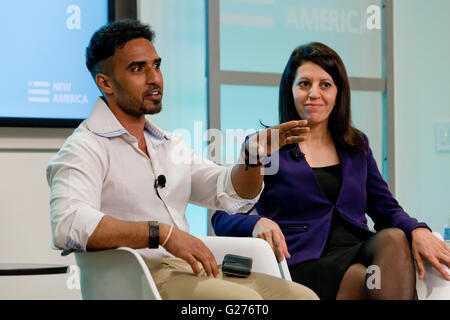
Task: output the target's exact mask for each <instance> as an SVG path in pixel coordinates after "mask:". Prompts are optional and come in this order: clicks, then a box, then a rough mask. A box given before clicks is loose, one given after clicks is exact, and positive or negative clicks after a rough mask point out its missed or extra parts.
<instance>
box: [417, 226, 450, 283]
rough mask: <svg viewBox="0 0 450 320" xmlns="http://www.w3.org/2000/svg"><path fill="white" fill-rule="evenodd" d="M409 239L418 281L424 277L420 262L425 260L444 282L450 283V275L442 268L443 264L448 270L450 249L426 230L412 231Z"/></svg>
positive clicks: (423, 269) (449, 266)
mask: <svg viewBox="0 0 450 320" xmlns="http://www.w3.org/2000/svg"><path fill="white" fill-rule="evenodd" d="M411 237H412V249H413V254H414V259H415V260H416V262H417V268H418V269H419V279H420V280H422V279H423V277H424V276H425V268H424V266H423V260H422V259H423V258H425V260H427V261H428V262H429V263H430V264H431V265H432V266H433V267H434V268H436V270H437V271H439V273H441V274H442V276H443V277H444V278H445V279H446V280H449V281H450V274H449V273H448V271H447V270H445V268H444V267H443V266H442V264H444V265H446V266H447V268H450V248H448V247H447V245H446V244H445V242H444V241H442V240H440V239H439V238H438V237H436V236H435V235H433V234H432V233H431V231H430V230H428V229H427V228H417V229H414V230H413V231H412V232H411Z"/></svg>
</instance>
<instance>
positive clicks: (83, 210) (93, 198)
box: [46, 137, 106, 251]
mask: <svg viewBox="0 0 450 320" xmlns="http://www.w3.org/2000/svg"><path fill="white" fill-rule="evenodd" d="M69 140H70V142H69V141H68V142H66V144H65V145H64V146H63V147H62V148H61V150H60V151H59V152H58V153H57V154H56V155H55V156H54V157H53V158H52V159H51V160H50V162H49V164H48V165H47V168H46V175H47V181H48V184H49V186H50V215H51V227H52V237H53V239H52V240H53V245H54V246H56V247H57V248H60V249H69V250H78V251H85V250H86V245H87V241H88V239H89V237H90V236H91V234H92V233H93V232H94V230H95V228H96V227H97V225H98V223H99V222H100V220H101V219H102V218H103V216H104V214H103V213H101V212H100V211H99V208H100V201H101V190H102V181H103V176H104V172H105V170H106V169H105V165H104V159H102V146H101V145H100V144H99V143H98V142H96V141H95V140H92V139H91V140H89V139H82V137H75V138H73V137H72V138H70V139H69Z"/></svg>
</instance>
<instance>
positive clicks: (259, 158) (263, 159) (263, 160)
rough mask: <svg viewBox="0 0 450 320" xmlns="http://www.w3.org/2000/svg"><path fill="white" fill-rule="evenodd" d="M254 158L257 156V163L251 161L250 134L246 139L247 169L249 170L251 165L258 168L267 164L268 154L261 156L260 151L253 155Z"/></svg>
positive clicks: (245, 156) (245, 155)
mask: <svg viewBox="0 0 450 320" xmlns="http://www.w3.org/2000/svg"><path fill="white" fill-rule="evenodd" d="M252 157H253V160H255V159H254V158H255V157H256V163H250V136H246V137H245V141H244V163H245V170H246V171H247V170H248V168H249V167H251V168H257V167H260V166H262V165H265V164H266V161H267V157H266V156H260V155H259V154H258V152H256V155H252Z"/></svg>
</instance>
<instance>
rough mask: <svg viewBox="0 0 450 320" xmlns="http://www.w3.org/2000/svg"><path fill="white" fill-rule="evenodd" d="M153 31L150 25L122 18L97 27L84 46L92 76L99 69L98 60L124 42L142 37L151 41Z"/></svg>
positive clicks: (87, 64)
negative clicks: (87, 43) (86, 45)
mask: <svg viewBox="0 0 450 320" xmlns="http://www.w3.org/2000/svg"><path fill="white" fill-rule="evenodd" d="M154 37H155V33H154V32H153V31H152V30H151V28H150V26H148V25H145V24H142V23H141V22H139V21H137V20H131V19H124V20H118V21H115V22H112V23H109V24H107V25H105V26H103V27H101V28H100V29H98V30H97V31H96V32H95V33H94V35H93V36H92V38H91V41H90V43H89V46H88V47H87V48H86V66H87V68H88V70H89V72H90V73H91V75H92V77H93V78H94V79H95V76H96V75H97V74H98V73H99V72H100V71H101V70H100V66H99V62H100V61H102V60H105V59H107V58H109V57H111V56H113V55H114V52H115V51H116V49H117V48H119V47H121V46H123V45H124V44H125V43H126V42H128V41H130V40H133V39H138V38H144V39H147V40H148V41H150V42H151V41H153V38H154Z"/></svg>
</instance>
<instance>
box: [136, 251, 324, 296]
mask: <svg viewBox="0 0 450 320" xmlns="http://www.w3.org/2000/svg"><path fill="white" fill-rule="evenodd" d="M145 262H146V264H147V266H148V267H149V269H150V272H151V274H152V277H153V279H154V281H155V283H156V286H157V287H158V290H159V293H160V295H161V297H162V298H163V299H168V300H317V299H318V297H317V295H316V294H315V293H314V292H313V291H312V290H311V289H309V288H307V287H305V286H303V285H301V284H298V283H295V282H291V281H287V280H283V279H279V278H276V277H272V276H269V275H266V274H261V273H255V272H252V274H251V275H250V276H249V277H247V278H237V277H229V276H227V275H224V274H223V273H222V270H221V269H220V268H219V271H220V278H219V279H215V278H209V277H207V276H206V274H205V275H203V276H200V277H197V276H195V275H194V273H193V272H192V268H191V266H190V265H189V264H188V263H187V262H186V261H184V260H182V259H178V258H164V259H148V260H146V261H145ZM200 267H201V265H200ZM201 270H203V268H201Z"/></svg>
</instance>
